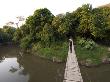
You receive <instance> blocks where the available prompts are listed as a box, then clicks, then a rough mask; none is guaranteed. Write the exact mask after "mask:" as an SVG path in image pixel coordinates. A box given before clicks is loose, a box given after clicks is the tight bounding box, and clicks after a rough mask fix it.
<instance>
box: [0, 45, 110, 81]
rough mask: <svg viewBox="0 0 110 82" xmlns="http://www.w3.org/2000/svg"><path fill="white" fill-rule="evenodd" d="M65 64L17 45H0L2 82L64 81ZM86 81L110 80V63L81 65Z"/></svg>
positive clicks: (0, 77) (0, 78)
mask: <svg viewBox="0 0 110 82" xmlns="http://www.w3.org/2000/svg"><path fill="white" fill-rule="evenodd" d="M64 67H65V64H57V63H52V62H50V61H48V60H45V59H41V58H39V57H35V56H33V55H30V54H26V53H25V54H23V53H21V52H20V50H19V48H17V47H16V46H4V47H3V46H2V47H0V82H63V74H64ZM81 73H82V76H83V79H84V82H110V78H109V76H110V65H103V66H100V67H96V68H85V67H81Z"/></svg>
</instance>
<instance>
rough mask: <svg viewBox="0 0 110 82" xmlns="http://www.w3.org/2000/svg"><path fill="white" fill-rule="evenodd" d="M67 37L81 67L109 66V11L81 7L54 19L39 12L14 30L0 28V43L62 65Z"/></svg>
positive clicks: (46, 13) (107, 9) (41, 10)
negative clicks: (72, 44) (16, 45)
mask: <svg viewBox="0 0 110 82" xmlns="http://www.w3.org/2000/svg"><path fill="white" fill-rule="evenodd" d="M70 37H72V38H73V40H74V45H75V51H76V54H77V57H78V60H79V63H80V64H81V65H86V66H96V65H100V64H102V63H110V48H109V46H110V45H109V44H110V8H109V7H106V6H104V7H99V8H92V5H90V4H85V5H82V6H81V7H79V8H78V9H76V10H75V11H73V12H71V13H70V12H67V13H65V14H58V15H56V16H54V15H53V14H52V13H51V11H49V10H48V9H47V8H42V9H37V10H36V11H34V13H33V15H31V16H29V17H27V18H26V21H25V23H24V24H23V25H22V26H20V27H18V28H14V27H11V26H7V25H5V26H3V28H0V43H6V42H13V43H16V44H19V46H20V47H21V48H22V49H23V50H25V51H30V52H31V53H33V54H34V55H38V56H40V57H44V58H47V59H50V60H52V61H55V62H64V61H66V58H67V54H68V39H69V38H70Z"/></svg>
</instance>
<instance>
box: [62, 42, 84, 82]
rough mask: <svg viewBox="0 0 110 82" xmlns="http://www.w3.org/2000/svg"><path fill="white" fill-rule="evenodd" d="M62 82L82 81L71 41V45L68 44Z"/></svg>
mask: <svg viewBox="0 0 110 82" xmlns="http://www.w3.org/2000/svg"><path fill="white" fill-rule="evenodd" d="M71 41H72V40H71ZM70 47H71V48H70ZM71 50H72V51H71ZM63 82H83V79H82V76H81V73H80V68H79V65H78V61H77V57H76V54H75V51H74V46H73V41H72V46H69V51H68V57H67V62H66V68H65V74H64V80H63Z"/></svg>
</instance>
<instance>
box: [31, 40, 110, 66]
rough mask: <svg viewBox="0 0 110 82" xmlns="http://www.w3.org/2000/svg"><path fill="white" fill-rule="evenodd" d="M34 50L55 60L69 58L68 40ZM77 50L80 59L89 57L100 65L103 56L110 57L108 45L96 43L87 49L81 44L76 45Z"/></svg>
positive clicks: (39, 54) (62, 60)
mask: <svg viewBox="0 0 110 82" xmlns="http://www.w3.org/2000/svg"><path fill="white" fill-rule="evenodd" d="M33 50H34V52H35V53H37V54H36V55H38V56H40V57H43V58H46V59H49V60H53V59H55V61H60V62H64V61H66V59H67V55H68V42H64V43H62V44H61V43H60V44H53V45H51V46H50V47H40V48H36V46H35V47H34V48H33ZM75 52H76V55H77V58H78V61H79V62H80V61H83V60H84V61H86V60H87V59H89V60H91V61H92V63H93V64H94V65H99V64H101V63H102V58H103V57H106V56H107V57H109V58H110V53H109V51H108V47H106V46H102V45H98V44H97V45H96V47H95V48H93V49H86V48H83V47H81V46H80V45H78V44H76V45H75Z"/></svg>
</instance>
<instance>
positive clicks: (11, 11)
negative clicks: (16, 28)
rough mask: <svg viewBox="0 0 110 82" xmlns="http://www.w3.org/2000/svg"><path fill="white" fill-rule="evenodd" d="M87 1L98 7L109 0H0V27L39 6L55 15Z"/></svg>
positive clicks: (29, 13)
mask: <svg viewBox="0 0 110 82" xmlns="http://www.w3.org/2000/svg"><path fill="white" fill-rule="evenodd" d="M87 3H90V4H92V6H93V7H98V6H101V5H104V4H108V3H110V0H0V27H2V26H3V25H5V24H6V23H7V22H9V21H14V22H17V21H18V20H17V19H16V17H17V16H24V17H28V16H29V15H32V14H33V12H34V11H35V10H36V9H39V8H48V9H49V10H50V11H51V12H52V13H53V14H54V15H57V14H60V13H65V12H72V11H73V10H76V9H77V8H78V7H80V6H81V5H82V4H87Z"/></svg>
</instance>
